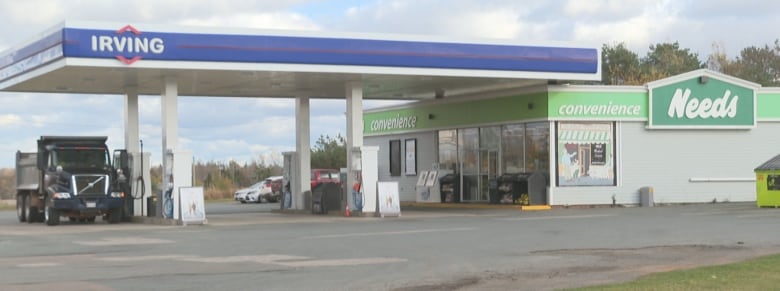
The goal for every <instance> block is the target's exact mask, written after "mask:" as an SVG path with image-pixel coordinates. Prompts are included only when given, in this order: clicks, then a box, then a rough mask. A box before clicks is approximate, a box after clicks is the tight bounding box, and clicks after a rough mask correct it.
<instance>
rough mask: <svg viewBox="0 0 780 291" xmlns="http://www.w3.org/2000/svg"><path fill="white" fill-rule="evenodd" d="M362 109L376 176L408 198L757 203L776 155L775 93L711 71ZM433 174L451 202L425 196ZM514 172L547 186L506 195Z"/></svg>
mask: <svg viewBox="0 0 780 291" xmlns="http://www.w3.org/2000/svg"><path fill="white" fill-rule="evenodd" d="M363 116H364V125H363V126H364V135H365V139H364V143H365V144H366V145H370V146H378V147H379V159H378V163H379V180H380V181H398V182H399V193H400V198H401V200H402V201H417V202H442V200H444V201H446V202H461V203H468V202H473V203H515V204H517V203H528V204H532V205H534V204H536V205H558V206H567V205H602V204H613V203H614V204H624V205H632V204H640V196H641V195H640V189H641V188H643V187H648V188H645V189H651V191H652V192H651V193H652V196H651V197H652V199H653V200H654V202H655V203H704V202H713V201H714V202H728V201H731V202H736V201H755V200H756V192H755V176H754V174H753V169H754V168H755V166H756V165H758V164H760V163H762V162H763V161H765V160H766V159H767V158H769V157H772V156H775V155H777V154H778V152H780V134H778V132H780V88H762V87H761V86H760V85H758V84H755V83H752V82H748V81H745V80H741V79H738V78H734V77H731V76H728V75H724V74H721V73H718V72H714V71H709V70H706V69H702V70H696V71H692V72H688V73H684V74H681V75H677V76H673V77H669V78H666V79H662V80H657V81H654V82H650V83H648V84H646V85H645V86H594V85H568V84H548V85H535V86H529V87H526V88H519V89H518V88H515V89H510V90H493V91H482V92H474V93H468V94H462V95H460V96H448V97H447V98H435V99H431V100H426V101H418V102H414V103H407V104H403V105H399V106H394V107H385V108H379V109H374V110H366V111H365V112H364V115H363ZM430 172H435V173H436V176H437V177H436V178H437V179H441V178H442V177H444V176H447V175H449V176H447V177H448V178H450V180H452V181H451V182H452V184H454V189H455V190H456V191H455V192H456V193H454V197H445V196H444V195H440V194H441V193H439V192H440V190H442V189H441V188H440V187H441V185H439V184H440V183H437V186H435V187H432V188H435V189H428V190H434V191H432V192H433V193H436V194H435V195H431V194H430V193H431V192H425V191H422V192H423V193H424V194H425V195H421V191H420V188H421V187H420V186H421V185H424V181H425V180H426V178H425V177H420V176H421V175H428V174H429V173H430ZM518 175H519V176H521V177H523V178H522V179H528V180H526V182H529V181H530V179H531V177H536V179H541V178H539V177H543V181H544V182H543V183H544V185H543V187H542V190H541V191H542V192H543V193H542V194H540V195H538V196H534V194H530V195H528V196H531V199H530V201H528V199H527V196H526V197H522V198H523V199H525V200H524V201H523V200H518V199H517V198H518V197H517V196H514V197H510V199H506V197H501V195H500V194H501V189H497V188H501V186H502V185H503V184H501V183H500V182H501V180H502V179H509V178H507V177H513V176H514V177H517V176H518ZM522 179H521V180H522ZM421 181H422V182H421ZM439 181H441V180H439ZM439 181H437V182H439ZM533 184H534V182H530V183H528V184H525V183H524V184H522V187H528V186H530V185H533ZM428 185H429V186H430V185H432V184H428ZM537 186H538V185H537ZM530 188H534V187H533V186H532V187H530ZM449 190H452V189H449ZM523 190H524V191H525V192H528V190H529V188H523ZM530 190H531V191H534V190H533V189H530ZM426 191H427V190H426ZM523 194H526V193H523Z"/></svg>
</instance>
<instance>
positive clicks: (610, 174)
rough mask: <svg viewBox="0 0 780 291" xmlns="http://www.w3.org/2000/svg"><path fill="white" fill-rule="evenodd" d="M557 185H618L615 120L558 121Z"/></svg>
mask: <svg viewBox="0 0 780 291" xmlns="http://www.w3.org/2000/svg"><path fill="white" fill-rule="evenodd" d="M556 135H557V137H558V138H557V145H556V151H557V153H556V157H557V158H556V159H557V162H558V171H557V173H558V179H557V184H558V186H615V185H617V183H616V181H617V179H616V177H615V166H614V165H615V123H614V122H588V123H584V122H558V124H557V130H556Z"/></svg>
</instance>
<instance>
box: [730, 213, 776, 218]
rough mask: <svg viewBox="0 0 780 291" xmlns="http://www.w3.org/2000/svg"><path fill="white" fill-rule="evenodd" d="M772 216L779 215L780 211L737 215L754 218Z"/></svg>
mask: <svg viewBox="0 0 780 291" xmlns="http://www.w3.org/2000/svg"><path fill="white" fill-rule="evenodd" d="M772 216H780V212H778V213H755V214H746V215H738V216H737V218H755V217H772Z"/></svg>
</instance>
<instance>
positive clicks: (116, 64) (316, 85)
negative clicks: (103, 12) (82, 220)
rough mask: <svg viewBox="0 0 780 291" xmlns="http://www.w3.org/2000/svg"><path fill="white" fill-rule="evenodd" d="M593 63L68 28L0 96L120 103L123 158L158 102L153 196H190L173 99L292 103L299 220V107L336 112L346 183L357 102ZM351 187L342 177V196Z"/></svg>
mask: <svg viewBox="0 0 780 291" xmlns="http://www.w3.org/2000/svg"><path fill="white" fill-rule="evenodd" d="M600 58H601V56H600V51H599V49H598V48H590V47H569V46H563V45H519V44H515V43H513V42H509V41H503V42H502V41H495V40H493V41H486V40H470V41H464V40H451V39H443V38H438V37H431V36H389V35H375V34H346V33H334V34H329V33H324V32H320V31H309V32H300V31H259V30H243V29H229V30H224V29H223V30H219V29H215V28H205V27H200V28H172V27H168V26H154V25H137V26H133V25H124V24H123V25H109V24H100V23H70V22H68V23H63V24H61V25H58V26H56V27H54V28H53V29H51V30H49V31H47V32H45V33H42V34H40V35H39V38H36V39H33V40H32V41H30V42H27V43H25V44H23V45H21V46H18V47H15V48H12V49H11V50H9V51H7V52H5V53H2V54H0V91H10V92H39V93H71V94H124V95H126V98H125V101H126V102H125V146H126V148H127V150H128V153H130V154H131V156H133V155H136V154H138V151H137V144H138V140H139V138H138V132H139V131H138V130H139V129H138V95H159V96H161V98H162V102H161V107H162V108H161V109H162V110H161V111H162V131H163V134H162V137H163V141H162V146H163V148H162V151H161V152H162V156H165V157H166V158H165V159H163V169H165V171H166V173H164V175H165V176H166V177H168V176H170V179H167V178H166V179H163V189H173V188H174V187H177V188H178V187H186V186H191V185H188V183H189V181H190V180H191V179H189V178H188V177H191V174H192V173H191V166H189V165H187V164H186V163H180V162H182V161H184V162H186V161H187V160H188V159H187V158H186V157H188V156H190V157H191V153H190V154H188V153H187V152H186V151H182V150H181V149H179V148H178V124H177V120H178V118H177V117H178V111H177V98H178V96H214V97H222V96H224V97H283V98H295V100H296V103H295V104H296V105H295V106H296V117H295V118H296V147H295V149H296V150H295V152H296V153H297V154H298V156H297V158H296V161H295V169H296V170H295V171H296V172H297V174H296V175H294V177H293V178H292V179H293V180H294V184H293V185H292V187H291V189H292V190H291V191H292V192H293V198H292V199H293V204H292V205H293V206H292V207H293V208H295V209H302V208H303V207H304V206H303V201H304V199H303V194H302V193H303V192H305V191H307V190H310V183H309V175H310V174H309V169H310V156H309V151H310V147H309V145H310V144H309V133H310V131H309V120H310V117H309V110H310V109H309V99H310V98H341V99H345V100H346V107H347V110H346V112H347V114H346V115H347V136H346V141H347V149H348V151H349V152H348V155H347V165H346V166H347V168H348V172H349V173H353V171H355V170H357V171H360V167H358V166H355V163H353V161H355V160H360V158H358V157H357V155H354V156H353V154H354V153H355V152H354V151H355V149H360V148H361V147H362V145H363V144H362V143H363V135H362V134H363V132H362V128H363V127H362V100H364V99H396V100H417V99H427V98H446V97H448V96H456V95H463V94H469V93H479V92H486V91H495V90H511V89H517V88H523V87H528V86H533V85H539V84H546V83H547V82H548V81H549V80H584V81H596V80H600V78H601V71H600ZM169 156H170V158H168V157H169ZM174 156H175V157H176V158H173V157H174ZM182 157H183V158H182ZM353 159H354V160H353ZM139 160H140V159H139ZM189 160H190V161H191V159H189ZM134 163H135V162H134ZM134 169H135V166H134ZM363 170H364V171H365V170H366V169H363ZM373 170H374V171H376V169H373ZM133 172H134V173H133V175H132V176H136V175H146V174H147V173H145V170H144V173H140V169H138V170H133ZM173 176H176V177H179V178H177V179H175V181H176V182H173V181H174V179H173V178H172V177H173ZM357 176H359V175H349V176H348V178H347V183H348V185H353V184H354V182H355V179H356V177H357ZM363 177H366V176H365V175H364V176H363ZM170 183H173V186H171V185H169V184H170ZM169 186H171V187H170V188H169ZM161 209H162V199H160V200H158V211H161Z"/></svg>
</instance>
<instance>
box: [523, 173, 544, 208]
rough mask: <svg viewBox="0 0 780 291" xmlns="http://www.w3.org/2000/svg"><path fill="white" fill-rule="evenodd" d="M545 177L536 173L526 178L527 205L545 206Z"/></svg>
mask: <svg viewBox="0 0 780 291" xmlns="http://www.w3.org/2000/svg"><path fill="white" fill-rule="evenodd" d="M547 183H548V179H547V176H546V175H544V174H542V173H540V172H536V173H533V174H531V175H530V176H528V192H526V193H528V204H530V205H547V204H548V203H547Z"/></svg>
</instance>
